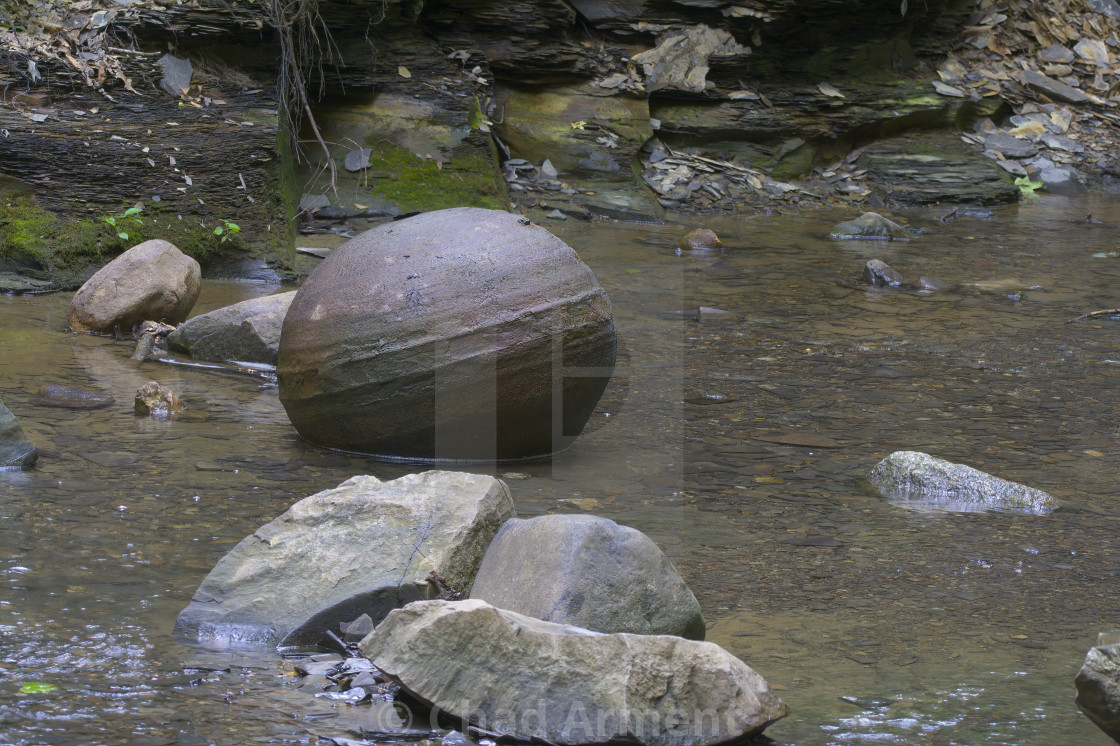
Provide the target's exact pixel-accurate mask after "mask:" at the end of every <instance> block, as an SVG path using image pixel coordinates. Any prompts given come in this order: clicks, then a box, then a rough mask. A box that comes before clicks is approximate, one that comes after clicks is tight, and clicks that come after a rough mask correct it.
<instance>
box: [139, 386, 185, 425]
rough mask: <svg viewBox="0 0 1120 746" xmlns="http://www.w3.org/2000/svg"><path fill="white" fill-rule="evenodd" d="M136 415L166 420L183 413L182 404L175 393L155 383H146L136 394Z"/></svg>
mask: <svg viewBox="0 0 1120 746" xmlns="http://www.w3.org/2000/svg"><path fill="white" fill-rule="evenodd" d="M135 409H136V414H138V415H141V416H143V415H147V416H149V417H155V418H157V419H167V418H169V417H173V416H175V415H177V414H180V413H181V412H182V411H183V403H182V402H181V401H179V397H178V396H176V395H175V392H174V391H172V390H171V389H169V388H167V387H166V386H161V385H160V384H159V383H157V382H156V381H148V382H147V383H145V384H144V385H143V386H141V387H140V388H139V389H138V390H137V392H136V403H135Z"/></svg>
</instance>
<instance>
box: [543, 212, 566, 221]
mask: <svg viewBox="0 0 1120 746" xmlns="http://www.w3.org/2000/svg"><path fill="white" fill-rule="evenodd" d="M545 217H546V218H552V219H553V220H567V219H568V216H567V215H565V214H564V213H563V211H562V210H553V211H552V212H550V213H548V214H547V215H545Z"/></svg>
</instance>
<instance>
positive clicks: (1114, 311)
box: [1066, 308, 1120, 324]
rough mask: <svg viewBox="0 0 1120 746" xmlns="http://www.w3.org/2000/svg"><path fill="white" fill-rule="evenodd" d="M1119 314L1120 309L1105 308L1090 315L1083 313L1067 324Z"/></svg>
mask: <svg viewBox="0 0 1120 746" xmlns="http://www.w3.org/2000/svg"><path fill="white" fill-rule="evenodd" d="M1117 313H1120V308H1105V309H1103V310H1100V311H1090V312H1089V313H1083V314H1081V315H1080V316H1077V317H1075V318H1072V319H1070V320H1069V321H1067V322H1066V323H1067V324H1072V323H1073V322H1075V321H1081V320H1082V319H1089V318H1092V317H1094V316H1111V315H1113V314H1117Z"/></svg>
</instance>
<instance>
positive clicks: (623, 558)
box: [471, 514, 704, 640]
mask: <svg viewBox="0 0 1120 746" xmlns="http://www.w3.org/2000/svg"><path fill="white" fill-rule="evenodd" d="M471 598H477V599H481V600H483V601H486V602H488V603H491V604H493V605H495V606H499V607H501V608H503V609H509V610H510V611H516V612H518V613H519V614H525V615H527V616H531V617H536V618H537V619H543V620H545V621H548V622H556V623H558V624H571V625H574V626H576V627H586V628H587V629H592V630H595V631H596V632H632V633H634V634H641V635H679V636H681V637H687V638H689V639H693V640H703V639H704V615H703V614H702V613H701V611H700V604H699V603H698V602H697V601H696V596H694V595H693V594H692V591H691V590H689V588H688V586H687V585H685V582H684V579H683V578H681V576H680V573H678V572H677V568H676V567H674V566H673V563H672V562H671V561H670V560H669V558H668V557H666V556H665V553H664V552H662V551H661V548H660V547H658V546H657V545H656V544H655V543H653V540H652V539H650V538H649V537H648V536H646V535H645V534H643V533H642V532H641V531H638V530H637V529H634V528H630V527H629V526H620V525H618V524H617V523H615V522H614V521H612V520H610V519H609V518H600V517H599V516H593V515H570V514H565V515H545V516H538V517H536V518H528V519H518V518H514V519H511V520H509V521H506V522H505V524H503V525H502V528H501V530H500V531H499V532H498V535H497V536H495V537H494V541H493V542H492V543H491V544H490V548H489V549H487V550H486V555H485V556H484V557H483V558H482V565H481V566H480V567H479V570H478V577H477V578H476V579H475V584H474V588H473V589H472V590H471Z"/></svg>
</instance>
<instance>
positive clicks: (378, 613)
mask: <svg viewBox="0 0 1120 746" xmlns="http://www.w3.org/2000/svg"><path fill="white" fill-rule="evenodd" d="M511 517H513V500H512V498H511V497H510V495H509V490H507V489H506V486H505V485H504V484H503V483H502V482H500V481H498V480H497V479H494V478H493V477H489V476H480V475H477V474H463V473H459V472H450V471H428V472H424V473H423V474H409V475H408V476H404V477H401V478H400V479H394V480H393V481H391V482H382V481H380V480H379V479H377V478H376V477H371V476H357V477H353V478H352V479H349V480H347V481H345V482H343V483H342V484H340V485H339V486H338V487H336V488H334V489H330V490H324V491H323V492H320V493H318V494H315V495H312V496H310V497H307V498H304V499H303V500H300V501H299V502H297V503H296V504H295V505H293V506H292V507H291V508H289V509H288V511H287V512H285V513H284V514H283V515H281V516H280V517H278V518H276V519H275V520H273V521H272V522H270V523H267V524H265V525H264V526H261V527H260V528H259V529H257V530H256V531H255V532H254V533H253V534H251V535H250V536H247V537H245V538H244V539H242V541H241V543H239V544H238V545H237V546H236V547H234V548H233V549H232V550H231V551H230V552H229V554H227V555H226V556H225V557H222V559H221V560H219V561H218V564H217V565H215V566H214V569H213V570H211V571H210V574H209V575H207V576H206V579H205V580H203V581H202V585H200V586H199V588H198V590H197V591H196V592H195V594H194V598H193V599H192V600H191V603H190V605H189V606H187V608H185V609H184V610H183V611H182V613H180V614H179V618H178V620H177V621H176V622H175V631H176V633H177V634H178V635H180V636H182V637H186V638H191V639H197V640H200V641H203V642H210V643H211V644H213V643H217V644H227V643H231V642H236V643H240V644H248V645H255V646H262V647H265V646H273V645H277V644H283V645H297V644H314V643H317V642H319V640H320V639H321V638H322V637H323V635H324V633H325V631H326V630H327V629H330V630H332V631H337V630H338V629H339V625H340V624H341V623H343V622H350V621H352V620H354V619H356V618H358V617H360V616H361V615H362V614H368V615H369V616H370V618H371V619H373V620H374V621H380V620H381V619H382V618H383V617H384V616H385V614H386V613H387V612H388V611H389V610H390V609H393V608H395V607H397V606H401V605H403V604H405V603H408V602H409V601H415V600H418V599H422V598H426V597H428V596H434V595H436V593H437V592H438V591H437V590H434V589H433V584H432V583H430V582H429V581H428V580H427V576H428V573H430V572H432V571H435V572H436V574H437V575H438V577H439V578H440V579H441V580H443V581H444V582H445V583H446V584H448V585H449V586H451V587H452V588H454V589H456V590H458V591H460V592H463V593H466V592H469V591H470V588H471V583H472V582H473V581H474V575H475V572H476V571H477V570H478V563H479V561H480V560H481V559H482V554H483V552H484V551H486V546H487V545H488V544H489V543H490V539H492V538H493V536H494V534H495V533H496V532H497V530H498V527H499V526H500V525H501V524H502V522H503V521H505V520H507V519H508V518H511Z"/></svg>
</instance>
